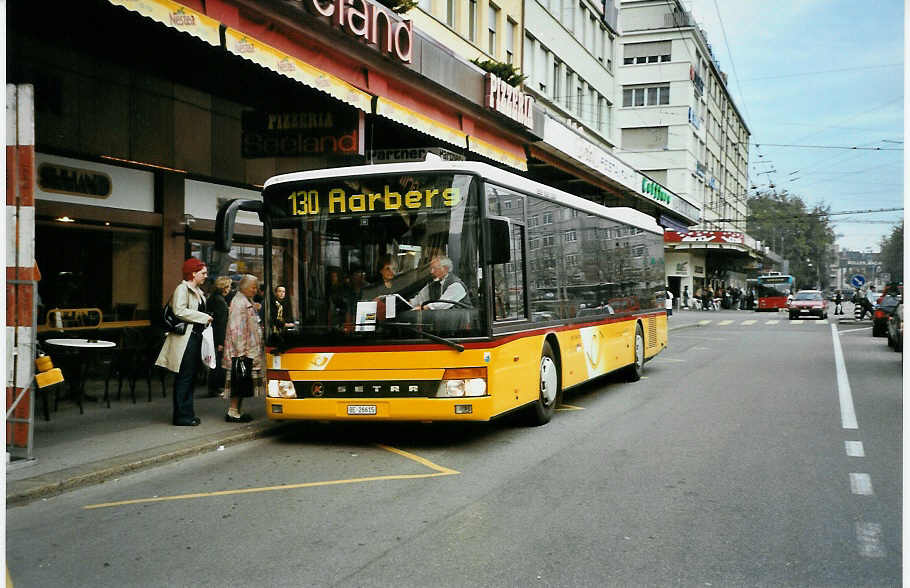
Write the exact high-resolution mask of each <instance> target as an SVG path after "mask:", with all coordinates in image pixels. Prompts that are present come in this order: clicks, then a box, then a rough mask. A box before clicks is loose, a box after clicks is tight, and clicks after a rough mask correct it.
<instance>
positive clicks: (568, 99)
mask: <svg viewBox="0 0 910 588" xmlns="http://www.w3.org/2000/svg"><path fill="white" fill-rule="evenodd" d="M572 78H573V75H572V70H571V69H569V68H568V67H566V92H565V94H563V101H562V102H563V106H565V107H566V110H571V109H572Z"/></svg>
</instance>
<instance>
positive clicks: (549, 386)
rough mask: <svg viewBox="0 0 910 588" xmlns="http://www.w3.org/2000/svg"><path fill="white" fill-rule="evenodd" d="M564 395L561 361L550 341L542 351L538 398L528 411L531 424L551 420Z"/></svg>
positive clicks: (542, 423)
mask: <svg viewBox="0 0 910 588" xmlns="http://www.w3.org/2000/svg"><path fill="white" fill-rule="evenodd" d="M561 396H562V387H561V386H560V375H559V363H558V362H557V361H556V354H555V353H553V349H552V348H551V347H550V344H549V343H544V344H543V349H542V350H541V352H540V372H539V386H538V395H537V400H536V401H535V402H534V404H533V405H532V407H531V410H529V411H528V417H529V420H530V424H531V425H533V426H535V427H538V426H540V425H545V424H547V423H549V422H550V419H552V418H553V413H554V412H556V405H557V404H558V403H559V399H560V397H561Z"/></svg>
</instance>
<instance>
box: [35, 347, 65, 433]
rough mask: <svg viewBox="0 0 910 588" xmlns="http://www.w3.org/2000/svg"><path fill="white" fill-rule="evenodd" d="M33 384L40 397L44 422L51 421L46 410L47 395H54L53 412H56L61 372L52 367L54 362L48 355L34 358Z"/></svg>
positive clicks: (61, 382)
mask: <svg viewBox="0 0 910 588" xmlns="http://www.w3.org/2000/svg"><path fill="white" fill-rule="evenodd" d="M35 370H36V371H35V384H36V385H37V387H38V388H37V390H38V396H40V397H41V404H42V407H43V408H44V420H46V421H49V420H51V415H50V411H49V410H48V400H47V395H48V394H50V393H51V392H53V393H54V411H55V412H56V410H57V392H58V391H59V389H60V385H61V384H63V372H61V371H60V368H55V367H54V362H53V361H52V360H51V358H50V356H49V355H41V356H38V357H37V358H35Z"/></svg>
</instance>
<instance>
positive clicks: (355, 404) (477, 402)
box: [265, 396, 494, 421]
mask: <svg viewBox="0 0 910 588" xmlns="http://www.w3.org/2000/svg"><path fill="white" fill-rule="evenodd" d="M265 404H266V414H267V415H268V417H269V418H270V419H273V420H317V421H323V420H325V421H341V420H355V421H360V420H363V421H488V420H490V418H491V417H492V416H493V414H494V411H493V398H492V397H491V396H475V397H463V398H356V399H351V398H272V397H266V403H265Z"/></svg>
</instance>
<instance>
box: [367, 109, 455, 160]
mask: <svg viewBox="0 0 910 588" xmlns="http://www.w3.org/2000/svg"><path fill="white" fill-rule="evenodd" d="M376 114H378V115H380V116H384V117H386V118H389V119H392V120H394V121H395V122H398V123H401V124H403V125H405V126H408V127H411V128H412V129H417V130H418V131H420V132H421V133H425V134H427V135H430V136H431V137H435V138H436V139H439V140H440V141H445V142H446V143H450V144H452V145H455V146H456V147H461V148H462V149H463V148H464V147H465V146H466V141H467V135H466V134H465V133H463V132H461V131H460V130H458V129H455V128H453V127H450V126H448V125H446V124H443V123H441V122H439V121H437V120H434V119H432V118H430V117H428V116H426V115H423V114H421V113H419V112H417V111H416V110H413V109H411V108H408V107H407V106H404V105H402V104H399V103H397V102H394V101H393V100H390V99H388V98H383V97H382V96H380V97H379V99H378V100H377V103H376Z"/></svg>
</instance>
